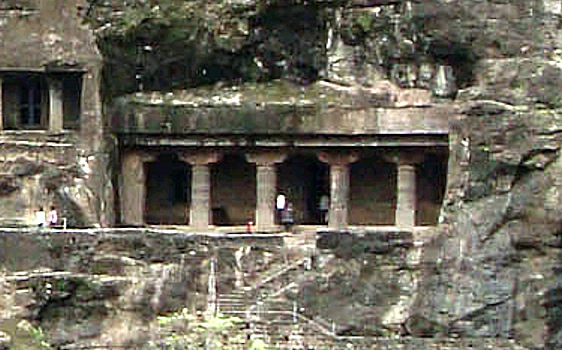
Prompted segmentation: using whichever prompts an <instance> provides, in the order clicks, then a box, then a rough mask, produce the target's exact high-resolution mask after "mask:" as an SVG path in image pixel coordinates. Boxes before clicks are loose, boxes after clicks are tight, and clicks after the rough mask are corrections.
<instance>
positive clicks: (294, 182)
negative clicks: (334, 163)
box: [277, 154, 330, 225]
mask: <svg viewBox="0 0 562 350" xmlns="http://www.w3.org/2000/svg"><path fill="white" fill-rule="evenodd" d="M277 192H278V193H282V194H284V195H285V196H286V198H287V200H288V202H289V203H291V204H292V206H293V219H294V222H295V224H303V225H323V224H325V223H326V222H325V218H323V216H324V215H323V213H321V212H320V207H319V204H320V199H321V198H322V196H323V195H328V196H329V194H330V186H329V172H328V165H327V164H324V163H322V162H320V161H319V160H318V158H317V157H316V155H315V154H295V155H292V156H290V157H289V158H288V159H287V160H285V161H284V162H283V163H282V164H280V165H279V166H278V190H277Z"/></svg>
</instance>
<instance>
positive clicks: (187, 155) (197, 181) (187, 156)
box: [179, 151, 220, 230]
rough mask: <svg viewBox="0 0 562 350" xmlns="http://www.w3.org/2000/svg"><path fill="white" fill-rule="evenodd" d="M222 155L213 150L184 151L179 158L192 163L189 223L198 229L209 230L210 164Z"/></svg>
mask: <svg viewBox="0 0 562 350" xmlns="http://www.w3.org/2000/svg"><path fill="white" fill-rule="evenodd" d="M219 157H220V155H219V154H218V153H217V152H212V151H194V152H182V153H181V154H180V155H179V158H180V159H181V160H183V161H185V162H188V163H189V164H191V207H190V210H189V225H190V226H192V227H193V228H195V229H198V230H207V229H208V227H209V224H210V223H211V222H210V218H211V215H210V209H211V205H210V203H211V171H210V166H209V165H210V164H211V163H215V162H217V161H218V160H219Z"/></svg>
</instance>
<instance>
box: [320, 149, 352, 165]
mask: <svg viewBox="0 0 562 350" xmlns="http://www.w3.org/2000/svg"><path fill="white" fill-rule="evenodd" d="M318 159H320V161H321V162H324V163H328V164H330V165H347V164H349V163H354V162H356V161H357V160H358V159H359V152H356V151H353V152H341V151H340V152H328V151H322V152H318Z"/></svg>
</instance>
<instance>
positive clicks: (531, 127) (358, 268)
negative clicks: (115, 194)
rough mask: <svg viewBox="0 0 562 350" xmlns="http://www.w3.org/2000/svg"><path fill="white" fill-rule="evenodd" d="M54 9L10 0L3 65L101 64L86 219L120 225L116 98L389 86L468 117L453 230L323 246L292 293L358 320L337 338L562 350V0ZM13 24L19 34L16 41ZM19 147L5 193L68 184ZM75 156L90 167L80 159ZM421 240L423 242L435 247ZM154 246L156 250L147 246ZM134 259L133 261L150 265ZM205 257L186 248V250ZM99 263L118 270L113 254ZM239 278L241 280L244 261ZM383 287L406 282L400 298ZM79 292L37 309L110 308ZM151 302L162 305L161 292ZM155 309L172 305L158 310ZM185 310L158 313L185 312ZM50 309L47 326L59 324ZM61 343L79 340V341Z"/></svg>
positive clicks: (449, 210) (456, 161)
mask: <svg viewBox="0 0 562 350" xmlns="http://www.w3.org/2000/svg"><path fill="white" fill-rule="evenodd" d="M40 3H41V4H40V5H39V2H37V1H3V2H0V9H1V10H2V12H1V13H2V14H3V17H2V18H0V66H9V67H13V66H16V65H20V64H22V63H23V64H24V65H26V66H27V65H29V66H33V67H36V66H43V65H48V64H51V63H53V62H55V63H56V64H62V65H65V64H71V65H72V64H76V63H80V62H85V63H84V64H86V65H87V66H89V67H91V70H90V72H92V73H91V74H90V73H89V75H88V76H87V77H86V79H85V85H84V86H85V87H84V93H83V96H87V98H85V99H84V102H83V106H85V107H84V111H85V112H84V116H83V117H82V120H83V121H84V122H85V124H83V127H82V129H81V132H80V134H77V135H74V136H72V137H73V138H74V141H72V142H75V143H72V144H76V145H79V147H77V150H74V149H70V150H68V152H69V154H70V155H67V154H66V153H57V154H58V155H57V156H56V157H58V158H59V159H61V164H65V165H68V169H66V168H65V169H66V170H65V171H67V172H68V176H69V177H70V178H71V179H72V181H70V182H69V183H73V182H74V183H76V181H78V182H80V181H87V183H88V185H87V186H83V185H82V184H79V185H77V186H75V187H76V188H74V189H73V188H72V186H67V187H66V188H67V189H66V190H65V187H64V186H60V185H56V186H55V185H53V186H55V187H54V188H55V189H57V188H59V189H61V190H62V191H63V193H67V194H68V193H74V194H73V197H75V198H76V197H80V198H94V197H95V198H101V199H100V202H99V203H95V204H92V203H91V202H88V200H86V201H85V202H86V203H84V204H78V205H77V206H78V207H79V208H87V209H86V210H83V209H80V210H78V211H84V212H86V213H88V214H86V216H87V217H88V218H89V219H88V220H86V219H85V221H90V223H91V222H95V221H96V220H99V221H104V220H105V221H107V222H111V219H110V217H111V209H108V208H110V204H111V203H112V199H111V195H112V191H113V190H112V189H111V186H110V185H111V181H109V177H110V175H107V177H106V175H103V174H107V173H108V172H107V171H106V170H105V169H106V168H110V165H111V155H112V153H111V152H113V151H114V150H113V149H112V143H111V137H108V138H107V140H109V141H108V142H107V143H103V142H102V140H103V139H104V138H103V137H102V136H104V135H102V133H103V132H104V131H105V130H104V128H103V127H102V125H103V123H102V119H101V117H100V116H101V99H102V98H103V101H104V102H105V103H108V104H111V103H112V102H113V101H114V99H115V98H116V97H119V96H121V95H124V94H127V93H131V92H136V91H152V90H156V91H163V92H167V91H171V90H177V89H185V88H198V87H202V86H206V85H210V84H215V86H217V87H222V86H225V85H226V86H228V85H235V86H236V85H238V84H241V83H246V82H249V83H263V82H269V81H271V80H274V79H284V80H288V81H290V82H291V83H292V84H296V85H299V86H301V87H303V89H306V88H307V87H308V86H311V84H312V83H318V82H319V81H321V82H322V83H325V84H326V83H328V84H333V85H335V86H339V87H340V88H357V89H359V88H360V89H374V90H377V89H379V90H377V91H381V90H380V89H382V91H387V92H388V96H387V97H388V99H390V100H393V101H396V100H399V99H400V98H403V99H404V101H406V105H411V104H416V103H418V102H419V101H418V100H421V102H420V104H422V105H426V104H427V105H433V106H442V107H443V108H445V109H447V110H448V109H450V111H451V114H450V118H449V120H450V134H449V139H450V149H449V168H448V177H447V191H446V195H445V201H444V203H443V208H442V211H441V215H440V224H439V225H438V226H437V227H436V228H434V229H432V230H431V232H429V234H424V235H423V237H417V236H416V237H410V238H408V239H406V240H402V238H400V237H390V236H389V237H385V239H386V241H385V243H384V244H383V245H382V246H381V245H380V242H379V243H373V244H371V245H369V244H367V245H363V244H362V243H361V242H358V241H350V242H347V241H346V239H347V238H344V239H343V240H341V241H339V243H338V244H335V245H334V244H327V246H325V247H324V248H322V246H321V245H322V244H324V243H325V242H320V243H319V244H320V246H319V248H320V249H327V250H326V251H324V252H322V253H321V254H319V261H318V262H317V269H318V270H319V271H318V273H308V274H303V275H304V276H305V277H302V276H301V277H299V278H300V279H299V280H298V281H297V282H298V283H297V288H296V290H289V292H291V293H292V294H291V293H289V292H287V294H291V295H289V296H287V299H288V300H291V301H298V303H299V305H303V307H305V309H306V310H308V311H305V312H310V313H311V314H310V315H309V316H311V317H312V316H313V315H321V316H323V317H326V318H331V319H333V320H335V321H337V322H338V324H340V325H345V327H342V329H338V330H337V331H339V332H340V335H341V334H344V335H345V334H350V335H356V334H363V333H364V334H368V335H374V336H386V335H389V334H391V335H402V336H404V337H406V336H414V337H436V338H439V337H450V338H449V339H452V338H457V337H460V338H461V339H480V338H490V339H496V338H498V339H504V340H509V339H510V341H511V342H512V343H518V344H520V346H522V347H524V348H529V349H534V348H551V349H556V348H560V347H562V328H561V327H560V325H561V319H562V307H561V300H560V295H561V294H562V284H561V283H562V282H561V278H562V276H561V269H560V265H561V263H562V261H561V260H562V250H561V249H562V242H561V239H562V238H561V237H562V221H561V220H562V205H561V204H562V183H561V181H562V180H561V179H562V154H561V152H562V151H561V145H562V131H561V125H562V100H561V97H560V96H561V95H560V87H561V86H562V47H560V45H561V44H560V43H562V30H561V27H562V24H561V23H562V9H561V6H560V2H559V1H551V0H533V1H530V0H513V1H504V0H428V1H405V0H404V1H398V0H394V1H392V0H309V1H304V0H302V1H301V0H289V1H280V0H236V1H234V0H233V1H211V2H209V1H204V0H191V1H183V0H182V1H180V0H177V1H175V0H153V1H141V0H137V1H126V2H124V1H56V2H48V1H41V2H40ZM47 3H49V4H51V5H48V4H47ZM54 3H56V4H57V5H53V4H54ZM75 11H76V12H75ZM13 16H16V17H17V18H16V17H13ZM63 19H69V20H63ZM26 21H27V22H29V23H27V24H25V26H24V25H23V24H21V26H22V28H23V27H25V29H22V31H21V32H19V31H18V30H15V29H17V28H20V23H24V22H26ZM30 23H31V24H30ZM67 26H70V27H72V28H70V27H69V28H67ZM8 27H9V28H15V29H14V30H10V31H7V30H3V28H8ZM29 28H33V30H30V29H29ZM77 28H79V29H77ZM94 40H95V43H96V44H97V47H96V46H94V45H93V43H94ZM84 43H87V44H84ZM37 47H41V49H40V50H38V51H36V50H35V49H34V48H37ZM98 50H99V51H98ZM15 52H20V53H18V55H17V56H16V55H15ZM22 52H23V53H25V54H22ZM38 52H40V54H37V53H38ZM70 53H72V54H70ZM100 60H102V61H101V62H100ZM100 69H101V70H102V72H101V73H100ZM100 80H101V92H100V85H98V81H100ZM100 94H101V95H103V97H99V95H100ZM98 117H100V118H98ZM105 136H108V135H107V134H105ZM11 140H13V139H11ZM47 141H48V140H47ZM47 141H42V142H44V143H45V144H47ZM57 142H59V143H60V140H59V141H57ZM59 143H57V144H59ZM14 145H15V146H10V147H12V149H11V150H10V153H3V154H9V156H8V157H5V158H7V159H6V160H3V163H2V167H3V168H2V169H4V170H2V172H3V173H4V172H5V173H9V175H2V176H1V177H0V198H5V197H6V198H11V199H10V201H13V202H17V201H18V200H21V198H24V197H25V196H24V195H17V193H21V191H22V190H21V189H22V188H27V189H29V188H32V187H33V186H36V185H37V184H40V185H39V188H50V187H48V184H50V183H52V182H49V181H48V180H49V179H48V178H47V176H46V175H45V176H44V175H40V176H38V175H37V174H45V171H44V169H45V168H44V167H45V166H46V165H45V164H48V165H49V166H51V165H53V164H55V165H56V164H57V163H56V161H54V160H53V159H54V158H53V159H51V158H49V159H50V160H45V161H44V162H43V161H39V159H43V158H42V157H47V156H46V155H45V154H46V152H45V151H43V150H41V151H39V149H38V148H35V149H34V151H33V152H32V153H33V155H32V156H31V155H30V156H28V155H26V154H25V153H23V154H24V156H23V158H25V159H23V158H22V159H20V160H18V161H16V160H17V159H16V156H15V154H17V153H18V152H20V151H18V147H22V146H21V145H22V144H21V143H20V144H17V145H16V144H15V143H14ZM16 146H17V147H16ZM53 147H54V146H53ZM69 148H71V147H69ZM83 150H87V151H83ZM96 152H98V153H96ZM39 154H40V155H39ZM33 157H35V158H33ZM89 157H93V158H89ZM69 158H71V159H73V160H72V162H69V163H68V162H63V161H62V160H65V159H69ZM29 159H32V161H30V160H29ZM33 159H35V160H33ZM74 159H76V161H74ZM84 162H85V163H84ZM90 162H91V163H90ZM43 163H45V164H43ZM84 164H86V165H88V166H87V167H86V166H84ZM72 165H77V166H78V168H79V169H82V170H84V169H94V172H93V174H94V175H92V176H91V177H88V180H79V179H80V177H79V176H76V175H72V174H74V173H71V170H73V168H72ZM80 166H82V167H81V168H80ZM62 178H65V177H62ZM84 178H86V176H84ZM76 179H78V180H76ZM54 183H57V182H54ZM42 186H43V187H42ZM18 191H20V192H18ZM64 191H66V192H64ZM81 191H82V192H81ZM84 191H86V192H87V191H91V192H92V193H93V194H91V195H87V194H84V193H83V192H84ZM55 192H56V191H55ZM76 193H79V195H76ZM10 196H12V197H10ZM30 196H31V195H30ZM102 203H103V204H102ZM13 205H14V206H17V205H18V204H17V203H16V204H13ZM0 210H2V209H0ZM0 213H1V211H0ZM96 213H97V214H96ZM102 214H103V215H102ZM102 216H103V217H104V218H105V219H104V220H102V219H101V217H102ZM375 241H376V240H375ZM417 241H420V242H422V243H421V245H420V246H419V247H418V246H416V245H415V244H414V242H417ZM346 242H347V243H346ZM12 244H13V243H12ZM112 244H115V246H117V247H118V246H119V244H117V243H115V242H113V243H112ZM145 245H146V242H144V243H143V244H140V246H141V247H142V248H143V249H145ZM8 246H9V245H6V247H8ZM342 247H343V248H342ZM353 247H355V248H356V250H354V248H353ZM237 248H239V247H237ZM89 249H91V248H89ZM341 249H343V251H342V250H341ZM108 250H109V251H110V250H111V247H108ZM124 250H125V251H126V253H123V254H124V255H125V256H127V257H130V256H132V255H134V254H136V253H132V252H131V251H134V249H132V250H126V249H124ZM187 251H188V250H184V249H183V248H182V249H180V252H181V253H180V254H179V255H178V256H181V254H184V253H185V252H187ZM104 252H105V251H104ZM139 254H140V253H139ZM279 254H280V253H279ZM229 255H231V256H235V253H229ZM92 256H95V254H94V255H92ZM92 256H89V258H88V259H86V260H84V261H90V259H93V258H92ZM137 258H138V260H142V257H137ZM166 258H167V257H165V256H160V257H159V258H154V259H155V260H157V259H166ZM96 259H98V260H99V259H101V260H100V261H103V262H104V263H105V262H107V264H111V263H112V259H113V258H112V257H110V256H105V257H101V256H99V257H96ZM104 259H105V260H104ZM150 259H152V258H150ZM150 259H149V260H150ZM154 259H153V260H154ZM178 259H180V258H178ZM94 260H95V259H94ZM98 260H96V261H98ZM118 260H119V264H118V265H122V261H123V260H122V259H118ZM125 260H126V259H125ZM92 261H93V260H92ZM126 261H127V262H130V261H129V260H126ZM152 262H154V261H151V263H152ZM178 264H179V263H178ZM179 265H180V266H183V267H182V269H183V268H184V267H185V265H181V264H179ZM36 266H37V265H33V264H32V265H30V267H33V268H35V267H36ZM135 266H136V265H135ZM147 266H150V265H147ZM232 266H234V265H232ZM119 268H124V267H119ZM92 271H93V270H89V269H87V270H86V271H85V272H88V273H94V272H92ZM139 271H140V272H139ZM182 271H183V270H182ZM225 271H231V273H232V274H235V269H234V268H233V267H232V268H230V267H228V268H225ZM389 271H391V272H389ZM137 273H139V274H140V275H143V274H144V275H145V277H146V275H147V274H148V275H150V273H154V275H157V274H159V273H162V271H161V270H157V271H156V270H150V267H146V266H145V267H143V268H142V269H140V270H138V271H137ZM182 273H183V272H182ZM225 274H226V275H228V274H229V273H225ZM141 279H142V278H141ZM329 279H332V282H329V281H328V280H329ZM381 280H384V281H385V283H386V281H388V283H386V285H387V286H386V287H385V288H383V287H382V286H381ZM65 283H66V282H65ZM201 283H203V282H201ZM222 283H225V285H226V286H228V287H227V291H230V289H233V290H234V289H235V288H234V286H235V285H236V281H235V278H234V279H233V280H231V281H228V280H223V281H222ZM203 284H204V283H203ZM65 286H66V287H65ZM65 286H63V287H64V288H62V289H61V290H62V292H61V294H58V295H57V298H58V299H56V300H55V299H53V300H55V302H54V304H53V303H48V304H46V305H50V306H49V307H47V308H46V309H45V308H42V304H40V301H39V299H38V300H36V301H35V304H32V305H31V307H30V309H31V310H39V311H37V312H43V313H44V314H41V315H50V316H49V317H52V318H53V319H57V320H59V321H60V322H62V323H64V321H63V320H62V318H60V317H58V316H60V315H58V316H57V314H56V308H54V307H53V308H52V309H49V308H50V307H51V306H52V305H55V304H56V302H63V301H64V302H65V303H68V304H67V305H73V306H76V305H78V306H77V308H78V309H80V308H82V306H81V305H82V303H84V302H85V301H88V302H89V301H96V300H97V301H96V302H99V300H102V299H103V298H105V297H106V296H104V294H103V293H102V292H101V291H99V293H101V294H99V293H98V292H96V293H98V294H95V297H94V296H92V295H86V296H83V299H76V297H74V296H73V297H70V296H69V295H67V294H64V293H65V288H67V287H68V288H70V290H76V289H78V287H79V284H78V283H76V284H75V285H72V286H71V285H65ZM342 286H344V288H343V289H342V288H341V287H342ZM231 287H232V288H231ZM73 288H74V289H73ZM147 288H149V287H147ZM150 288H154V287H150ZM201 288H202V287H201ZM119 293H121V292H119ZM123 293H126V292H123ZM170 293H173V291H170ZM71 294H72V293H71ZM75 294H76V293H75ZM38 295H42V294H41V293H39V294H38ZM120 295H121V297H123V296H122V295H125V294H120ZM144 295H152V296H153V295H154V290H153V289H152V290H150V291H149V292H146V293H145V294H144ZM398 295H400V296H401V297H398ZM65 298H66V299H65ZM96 298H98V299H96ZM108 298H109V297H108ZM34 300H35V299H34ZM50 300H51V299H50ZM53 300H51V301H53ZM334 300H336V301H337V302H335V301H334ZM150 303H151V301H150ZM141 304H142V303H141ZM139 305H140V304H139ZM150 305H153V309H152V310H154V307H155V306H154V305H156V304H150ZM174 305H175V304H174ZM43 306H44V305H43ZM176 306H177V305H175V306H174V307H172V308H170V309H158V310H157V311H158V312H160V311H161V312H168V311H174V310H175V307H176ZM330 307H332V308H333V309H330ZM140 309H141V308H140V307H139V308H138V310H140ZM41 310H43V311H41ZM45 310H46V311H45ZM96 310H98V309H96ZM138 310H137V311H138ZM82 311H83V310H81V311H80V312H82ZM84 312H85V311H84ZM96 312H97V311H96ZM362 312H363V314H362V315H359V314H361V313H362ZM41 315H32V316H33V317H36V318H37V319H38V320H41ZM76 315H78V316H80V315H81V314H80V313H77V314H76ZM106 315H107V314H103V313H102V314H99V315H98V316H100V317H105V316H106ZM373 315H376V316H373ZM129 316H130V317H131V318H133V316H131V315H129ZM152 316H154V315H152ZM62 323H61V324H62ZM63 326H64V327H66V326H68V325H67V324H64V325H63ZM64 327H63V328H64ZM139 327H140V326H139ZM107 329H111V327H108V328H107ZM143 329H146V328H143ZM81 331H82V330H81ZM53 333H56V331H53ZM94 333H95V334H96V335H99V334H102V333H103V332H102V331H100V330H99V329H98V330H96V331H95V332H93V333H92V334H94ZM77 337H78V338H80V337H83V338H87V334H82V335H79V336H77ZM58 341H59V343H61V344H62V343H64V342H65V341H68V342H71V341H72V337H68V338H64V337H63V336H61V338H60V339H59V340H58Z"/></svg>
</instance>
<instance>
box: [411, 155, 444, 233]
mask: <svg viewBox="0 0 562 350" xmlns="http://www.w3.org/2000/svg"><path fill="white" fill-rule="evenodd" d="M447 158H448V156H447V154H445V153H439V152H428V153H426V154H425V156H424V161H423V163H421V164H419V165H418V167H417V172H416V173H417V174H416V175H417V176H416V198H417V203H416V208H417V210H416V225H417V226H435V225H437V223H438V220H439V212H440V211H441V206H442V205H443V197H444V195H445V189H446V187H447Z"/></svg>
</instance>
